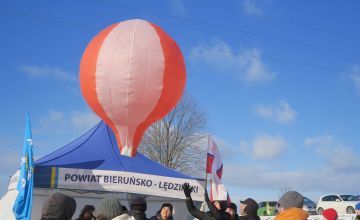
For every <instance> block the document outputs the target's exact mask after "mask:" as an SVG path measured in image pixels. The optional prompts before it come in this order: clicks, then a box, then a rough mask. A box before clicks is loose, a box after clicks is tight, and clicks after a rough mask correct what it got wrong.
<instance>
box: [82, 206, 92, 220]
mask: <svg viewBox="0 0 360 220" xmlns="http://www.w3.org/2000/svg"><path fill="white" fill-rule="evenodd" d="M94 210H95V207H94V206H92V205H85V206H84V208H83V209H82V210H81V212H80V215H79V219H81V220H91V219H92V218H93V217H94V216H93V212H94Z"/></svg>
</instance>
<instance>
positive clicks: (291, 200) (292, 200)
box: [278, 191, 304, 209]
mask: <svg viewBox="0 0 360 220" xmlns="http://www.w3.org/2000/svg"><path fill="white" fill-rule="evenodd" d="M278 203H279V205H280V207H283V208H284V209H288V208H302V207H303V206H304V197H303V196H302V195H301V194H300V193H298V192H295V191H289V192H286V193H285V194H284V195H283V196H281V198H280V199H279V201H278Z"/></svg>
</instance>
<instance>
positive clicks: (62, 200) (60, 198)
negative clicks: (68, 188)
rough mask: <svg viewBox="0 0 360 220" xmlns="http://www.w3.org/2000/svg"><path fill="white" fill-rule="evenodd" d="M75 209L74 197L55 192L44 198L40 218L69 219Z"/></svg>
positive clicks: (43, 219)
mask: <svg viewBox="0 0 360 220" xmlns="http://www.w3.org/2000/svg"><path fill="white" fill-rule="evenodd" d="M75 210H76V202H75V199H74V198H72V197H70V196H66V195H64V194H62V193H58V192H57V193H54V194H51V195H50V196H49V197H48V198H47V199H46V201H45V203H44V205H43V208H42V212H41V219H40V220H71V218H72V216H73V215H74V213H75Z"/></svg>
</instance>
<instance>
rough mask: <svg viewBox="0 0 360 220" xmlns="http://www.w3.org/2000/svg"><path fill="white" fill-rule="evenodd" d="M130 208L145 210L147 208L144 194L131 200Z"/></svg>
mask: <svg viewBox="0 0 360 220" xmlns="http://www.w3.org/2000/svg"><path fill="white" fill-rule="evenodd" d="M130 209H132V210H139V211H142V212H145V211H146V209H147V204H146V201H145V198H144V197H143V196H138V197H135V198H133V199H132V200H131V202H130Z"/></svg>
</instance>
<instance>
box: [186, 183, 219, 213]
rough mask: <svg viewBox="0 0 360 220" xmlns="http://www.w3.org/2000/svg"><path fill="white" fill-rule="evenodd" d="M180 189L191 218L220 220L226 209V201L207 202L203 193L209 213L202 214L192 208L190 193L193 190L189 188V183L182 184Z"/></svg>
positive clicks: (207, 199) (206, 197)
mask: <svg viewBox="0 0 360 220" xmlns="http://www.w3.org/2000/svg"><path fill="white" fill-rule="evenodd" d="M182 189H183V191H184V194H185V197H186V206H187V208H188V210H189V212H190V214H191V215H192V216H194V217H195V218H197V219H199V220H222V217H223V213H225V209H226V201H225V202H224V201H214V202H213V203H211V202H209V198H208V196H207V193H206V192H205V200H206V203H207V204H208V207H209V209H210V211H208V212H203V211H200V210H199V209H197V208H196V207H195V206H194V203H193V201H192V198H191V192H192V190H193V188H192V187H190V185H189V183H184V184H183V185H182Z"/></svg>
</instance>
